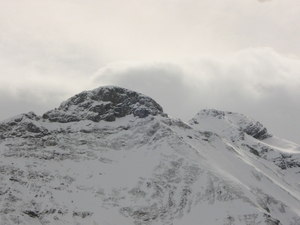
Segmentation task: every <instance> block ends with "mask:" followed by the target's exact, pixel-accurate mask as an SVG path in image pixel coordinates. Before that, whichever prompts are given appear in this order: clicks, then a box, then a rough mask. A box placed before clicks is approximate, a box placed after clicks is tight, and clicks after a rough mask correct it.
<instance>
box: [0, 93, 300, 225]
mask: <svg viewBox="0 0 300 225" xmlns="http://www.w3.org/2000/svg"><path fill="white" fill-rule="evenodd" d="M264 129H265V128H264V127H263V126H262V125H261V124H260V123H258V122H256V121H254V120H252V119H250V118H248V117H246V116H243V115H239V114H235V113H226V112H222V111H216V110H210V111H207V110H204V111H202V112H201V113H200V114H198V115H197V116H196V117H195V118H194V119H192V120H191V121H190V122H189V124H188V123H184V122H183V121H181V120H180V119H173V118H169V117H168V116H166V114H164V113H163V111H162V108H161V107H160V106H159V105H158V104H157V103H156V102H155V101H154V100H152V99H151V98H149V97H146V96H144V95H142V94H138V93H136V92H133V91H129V90H126V89H123V88H118V87H103V88H98V89H95V90H93V91H86V92H82V93H80V94H78V95H76V96H74V97H72V98H70V99H69V100H67V101H66V102H64V103H62V104H61V106H60V107H59V108H58V109H56V110H51V111H49V112H47V113H45V114H44V115H43V117H39V116H37V115H35V114H34V113H27V114H22V115H20V116H16V117H13V118H11V119H9V120H6V121H4V122H3V123H0V137H1V138H0V224H1V225H2V224H3V225H4V224H5V225H6V224H27V225H29V224H30V225H31V224H58V225H63V224H101V225H111V224H114V225H123V224H135V225H162V224H164V225H165V224H167V225H179V224H189V225H199V224H215V225H224V224H235V225H239V224H241V225H250V224H251V225H258V224H259V225H264V224H265V225H280V224H281V225H285V224H287V225H299V224H300V183H299V180H300V173H299V172H300V167H298V166H297V165H298V163H299V162H300V159H299V156H300V149H299V146H298V145H296V144H294V143H291V142H288V141H286V140H282V139H279V138H277V137H275V136H271V135H270V134H268V132H267V131H266V130H264ZM257 134H259V135H258V136H257ZM278 157H279V158H278ZM280 157H281V158H280ZM283 158H284V159H289V161H287V160H284V161H282V160H281V159H283ZM283 164H284V165H287V166H286V168H284V167H283V166H280V165H283Z"/></svg>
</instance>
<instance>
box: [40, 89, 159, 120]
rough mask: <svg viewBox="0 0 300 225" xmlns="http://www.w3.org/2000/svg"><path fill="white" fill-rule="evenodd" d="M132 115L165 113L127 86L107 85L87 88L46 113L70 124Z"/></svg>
mask: <svg viewBox="0 0 300 225" xmlns="http://www.w3.org/2000/svg"><path fill="white" fill-rule="evenodd" d="M130 114H133V115H134V116H137V117H139V118H145V117H147V116H148V115H158V114H163V109H162V107H161V106H160V105H159V104H157V103H156V102H155V101H154V100H153V99H151V98H149V97H147V96H145V95H143V94H140V93H137V92H134V91H130V90H128V89H125V88H120V87H114V86H106V87H100V88H97V89H94V90H92V91H84V92H81V93H80V94H77V95H75V96H74V97H72V98H70V99H68V100H67V101H65V102H63V103H62V104H61V105H60V106H59V108H58V109H54V110H50V111H48V112H46V113H45V114H44V115H43V118H44V119H49V121H51V122H60V123H68V122H74V121H80V120H92V121H94V122H99V121H101V120H104V121H115V120H116V118H120V117H124V116H127V115H130Z"/></svg>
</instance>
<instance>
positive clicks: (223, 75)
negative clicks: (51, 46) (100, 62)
mask: <svg viewBox="0 0 300 225" xmlns="http://www.w3.org/2000/svg"><path fill="white" fill-rule="evenodd" d="M299 72H300V61H299V60H295V59H290V58H286V57H283V56H280V55H279V54H277V53H276V52H274V51H273V50H271V49H248V50H244V51H241V52H239V53H237V54H235V55H232V56H231V57H227V58H226V59H225V58H207V57H205V58H200V59H197V60H187V61H185V62H181V63H177V64H175V63H174V64H171V63H169V64H167V63H160V64H158V63H114V64H111V65H109V66H107V67H105V68H102V69H101V70H99V71H98V73H97V74H96V75H95V76H94V78H93V79H92V80H93V83H95V84H96V83H97V84H114V85H119V86H123V87H126V88H129V89H133V90H136V91H139V92H142V93H144V94H147V95H149V96H151V97H153V98H154V99H155V100H157V101H158V103H160V104H161V105H162V106H163V107H164V110H165V112H167V113H169V114H170V115H171V116H174V117H179V118H182V119H184V120H188V119H190V118H191V117H192V116H194V115H195V114H196V113H197V112H198V111H199V110H201V109H203V108H215V109H220V110H228V111H234V112H239V113H244V114H246V115H248V116H251V117H253V118H255V119H257V120H259V121H260V122H262V123H264V124H265V125H266V127H268V128H269V130H270V132H272V133H274V134H275V135H277V136H282V137H285V138H287V139H291V140H293V141H295V142H299V139H298V138H299V137H298V133H299V127H300V121H299V120H298V116H297V115H298V114H299V112H300V103H299V101H298V98H297V96H300V90H299V88H298V87H299V86H300V77H299V75H298V74H299Z"/></svg>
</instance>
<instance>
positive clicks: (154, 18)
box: [0, 0, 300, 143]
mask: <svg viewBox="0 0 300 225" xmlns="http://www.w3.org/2000/svg"><path fill="white" fill-rule="evenodd" d="M0 3H1V8H0V21H1V22H0V104H1V110H0V120H3V119H6V118H8V117H11V116H14V115H16V114H19V113H22V112H28V111H35V112H36V113H38V114H42V113H43V112H45V111H47V110H49V109H52V108H55V107H57V106H58V105H59V104H60V103H61V101H63V100H66V99H67V98H68V97H71V96H72V95H74V94H76V93H78V92H80V91H82V90H88V89H93V88H96V87H98V86H101V85H107V84H109V85H118V86H122V87H126V88H129V89H132V90H136V91H139V92H142V93H144V94H146V95H149V96H150V97H152V98H154V99H155V100H156V101H157V102H158V103H159V104H161V105H162V107H163V108H164V109H165V111H166V112H167V113H168V114H169V115H171V116H174V117H179V118H182V119H183V120H188V119H190V118H191V117H192V116H194V115H195V114H196V113H197V112H198V111H199V110H200V109H203V108H215V109H220V110H228V111H236V112H240V113H244V114H247V115H249V116H251V117H253V118H255V119H257V120H259V121H260V122H262V123H263V124H264V125H265V126H266V127H267V128H269V131H270V132H271V133H273V134H275V135H277V136H281V137H284V138H286V139H289V140H292V141H294V142H297V143H300V140H299V133H300V120H299V118H298V115H299V113H300V103H299V100H298V99H299V96H300V90H299V86H300V76H299V74H300V60H299V57H300V45H299V39H300V33H299V29H298V27H299V21H300V5H299V2H298V0H289V1H280V0H273V1H265V0H264V1H262V0H261V1H257V0H245V1H239V0H228V1H223V0H216V1H208V0H203V1H196V0H184V1H183V0H160V1H158V0H153V1H138V0H129V1H117V0H110V1H108V0H103V1H94V0H88V1H81V0H76V1H69V0H63V1H57V0H52V1H50V0H48V1H47V0H46V1H37V0H28V1H26V2H25V1H21V0H12V1H5V0H0Z"/></svg>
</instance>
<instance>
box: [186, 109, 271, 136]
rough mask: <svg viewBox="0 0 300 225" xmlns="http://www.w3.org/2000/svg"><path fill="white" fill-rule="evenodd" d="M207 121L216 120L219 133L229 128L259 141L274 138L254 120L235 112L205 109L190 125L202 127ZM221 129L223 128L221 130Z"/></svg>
mask: <svg viewBox="0 0 300 225" xmlns="http://www.w3.org/2000/svg"><path fill="white" fill-rule="evenodd" d="M207 119H212V120H214V122H215V126H218V125H220V127H219V131H221V130H222V129H224V128H225V127H229V128H230V129H235V130H237V131H240V132H244V133H246V134H248V135H250V136H252V137H254V138H256V139H258V140H264V139H266V138H269V137H272V135H271V134H270V133H268V130H267V128H265V127H264V126H263V125H262V124H261V123H260V122H258V121H256V120H254V119H252V118H251V117H248V116H245V115H243V114H239V113H234V112H225V111H220V110H215V109H204V110H201V111H200V112H199V113H198V114H197V115H196V116H195V117H194V118H193V119H192V120H190V121H189V123H190V124H191V125H193V124H200V125H201V122H202V121H208V120H207ZM221 127H223V128H222V129H221ZM226 130H227V129H226Z"/></svg>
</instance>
